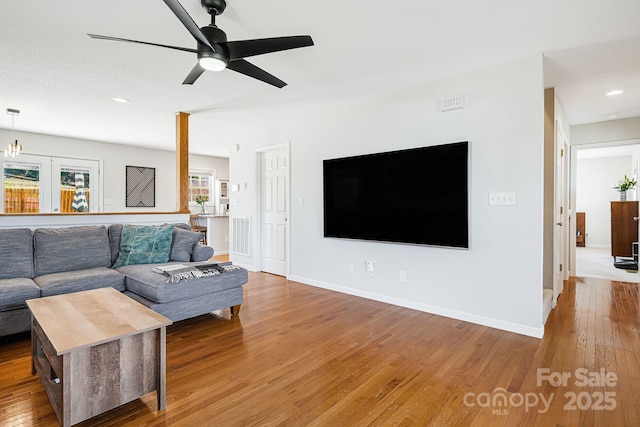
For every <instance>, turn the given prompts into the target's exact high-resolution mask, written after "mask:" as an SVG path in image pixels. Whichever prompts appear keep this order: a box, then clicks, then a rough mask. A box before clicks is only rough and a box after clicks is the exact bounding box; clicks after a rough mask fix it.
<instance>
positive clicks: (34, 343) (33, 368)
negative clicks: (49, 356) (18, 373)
mask: <svg viewBox="0 0 640 427" xmlns="http://www.w3.org/2000/svg"><path fill="white" fill-rule="evenodd" d="M33 322H35V319H34V318H33V315H31V375H35V374H36V354H37V352H38V343H37V340H36V331H35V330H34V329H35V328H34V327H33Z"/></svg>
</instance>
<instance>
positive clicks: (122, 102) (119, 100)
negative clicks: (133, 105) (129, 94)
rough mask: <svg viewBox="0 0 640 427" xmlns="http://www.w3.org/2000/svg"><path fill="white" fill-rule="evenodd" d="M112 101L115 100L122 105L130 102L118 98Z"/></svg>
mask: <svg viewBox="0 0 640 427" xmlns="http://www.w3.org/2000/svg"><path fill="white" fill-rule="evenodd" d="M111 99H113V100H114V101H116V102H119V103H121V104H126V103H127V102H129V100H128V99H127V98H118V97H116V98H111Z"/></svg>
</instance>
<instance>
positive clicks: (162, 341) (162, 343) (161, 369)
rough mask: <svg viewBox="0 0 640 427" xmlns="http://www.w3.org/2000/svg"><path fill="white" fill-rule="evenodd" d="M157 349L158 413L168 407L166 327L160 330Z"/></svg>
mask: <svg viewBox="0 0 640 427" xmlns="http://www.w3.org/2000/svg"><path fill="white" fill-rule="evenodd" d="M157 349H158V354H157V358H156V360H157V361H158V362H157V363H156V366H157V369H158V372H157V378H158V387H157V389H156V394H157V396H158V411H162V410H164V409H165V407H166V405H167V328H166V327H165V326H163V327H161V328H160V333H159V334H158V345H157Z"/></svg>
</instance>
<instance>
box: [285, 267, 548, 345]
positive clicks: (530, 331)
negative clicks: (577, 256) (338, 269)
mask: <svg viewBox="0 0 640 427" xmlns="http://www.w3.org/2000/svg"><path fill="white" fill-rule="evenodd" d="M287 280H292V281H295V282H299V283H303V284H306V285H311V286H315V287H318V288H323V289H328V290H331V291H336V292H341V293H343V294H348V295H354V296H357V297H362V298H367V299H370V300H374V301H379V302H384V303H387V304H393V305H397V306H399V307H405V308H410V309H413V310H418V311H422V312H425V313H432V314H437V315H439V316H445V317H449V318H452V319H457V320H462V321H465V322H471V323H475V324H478V325H482V326H488V327H490V328H495V329H501V330H503V331H508V332H514V333H516V334H521V335H526V336H529V337H533V338H542V336H543V335H544V327H540V328H534V327H531V326H526V325H520V324H517V323H511V322H506V321H504V320H499V319H492V318H490V317H484V316H477V315H474V314H469V313H465V312H462V311H456V310H450V309H446V308H442V307H437V306H433V305H429V304H422V303H417V302H415V301H409V300H406V299H402V298H393V297H389V296H387V295H382V294H378V293H374V292H367V291H362V290H359V289H354V288H349V287H346V286H340V285H334V284H332V283H327V282H322V281H319V280H314V279H308V278H306V277H300V276H288V277H287Z"/></svg>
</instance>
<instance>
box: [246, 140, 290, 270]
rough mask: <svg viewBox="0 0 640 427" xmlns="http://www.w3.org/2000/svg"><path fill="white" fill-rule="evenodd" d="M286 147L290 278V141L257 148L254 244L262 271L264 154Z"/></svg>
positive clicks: (288, 264) (287, 244)
mask: <svg viewBox="0 0 640 427" xmlns="http://www.w3.org/2000/svg"><path fill="white" fill-rule="evenodd" d="M283 148H284V149H286V152H287V165H288V168H287V186H286V191H287V194H288V197H287V200H286V210H287V222H286V237H285V242H286V248H285V257H286V259H287V261H286V264H287V265H286V267H285V277H286V278H287V279H288V278H289V275H290V274H291V270H290V269H291V262H290V260H291V144H290V143H289V142H283V143H281V144H275V145H269V146H266V147H260V148H256V150H255V151H256V224H255V227H254V229H255V232H256V234H255V237H254V242H255V243H256V244H255V245H254V246H255V248H256V251H255V254H256V265H257V266H258V271H262V218H263V216H264V212H263V211H262V185H263V184H264V182H263V179H262V156H263V154H264V153H265V152H267V151H272V150H281V149H283Z"/></svg>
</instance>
